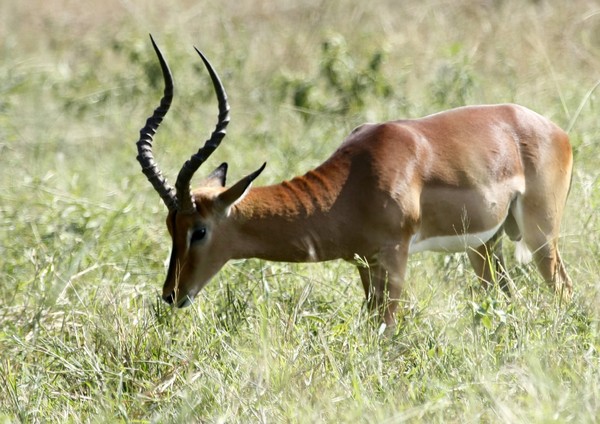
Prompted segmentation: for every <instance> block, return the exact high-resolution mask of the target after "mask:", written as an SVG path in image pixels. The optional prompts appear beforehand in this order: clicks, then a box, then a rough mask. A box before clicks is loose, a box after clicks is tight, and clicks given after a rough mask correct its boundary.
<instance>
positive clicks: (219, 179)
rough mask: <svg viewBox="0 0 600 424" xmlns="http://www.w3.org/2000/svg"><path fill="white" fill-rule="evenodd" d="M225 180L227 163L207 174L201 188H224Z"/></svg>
mask: <svg viewBox="0 0 600 424" xmlns="http://www.w3.org/2000/svg"><path fill="white" fill-rule="evenodd" d="M226 179H227V162H223V163H222V164H221V165H219V166H217V168H216V169H215V170H214V171H213V172H211V173H210V174H209V176H208V177H206V179H205V180H204V181H202V184H201V185H200V186H201V187H225V180H226Z"/></svg>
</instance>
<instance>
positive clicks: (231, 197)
mask: <svg viewBox="0 0 600 424" xmlns="http://www.w3.org/2000/svg"><path fill="white" fill-rule="evenodd" d="M266 165H267V162H265V163H263V165H262V166H261V167H260V168H258V169H257V170H256V171H254V172H253V173H252V174H250V175H246V176H245V177H244V178H242V179H241V180H239V181H238V182H237V183H235V184H234V185H233V186H231V187H230V188H228V189H227V190H225V191H224V192H222V193H221V194H219V196H218V197H217V202H216V205H217V206H218V208H219V210H220V211H221V212H222V213H223V214H224V215H225V216H227V215H229V212H230V211H231V207H232V206H233V205H235V204H236V203H238V202H240V201H241V200H242V199H243V198H244V196H246V194H248V190H249V189H250V185H252V181H254V180H255V179H256V177H258V176H259V175H260V173H261V172H262V171H263V169H265V166H266Z"/></svg>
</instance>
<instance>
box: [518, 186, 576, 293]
mask: <svg viewBox="0 0 600 424" xmlns="http://www.w3.org/2000/svg"><path fill="white" fill-rule="evenodd" d="M557 193H560V190H557V191H556V192H555V193H554V194H555V195H556V194H557ZM564 197H565V198H566V189H565V195H564ZM543 200H547V199H543ZM557 205H560V206H557ZM562 205H564V198H559V199H556V198H552V199H550V201H546V202H544V201H542V200H540V199H539V198H536V199H533V200H531V201H530V200H529V199H527V198H524V199H523V205H522V211H523V213H522V216H521V217H520V218H521V219H520V220H521V221H522V222H521V223H520V225H519V226H520V228H521V231H522V233H523V240H524V241H525V244H526V245H527V247H528V249H529V250H530V251H531V252H532V253H533V258H534V260H535V263H536V265H537V268H538V270H539V272H540V274H541V275H542V277H543V278H544V280H546V282H547V283H548V285H549V286H550V288H551V289H552V290H553V291H554V292H555V293H557V294H558V295H560V296H562V297H563V298H564V299H565V300H569V299H570V298H571V296H572V294H573V283H572V282H571V278H570V277H569V274H567V270H566V268H565V265H564V263H563V261H562V258H561V256H560V253H559V251H558V234H559V226H560V220H561V217H562V211H563V207H562Z"/></svg>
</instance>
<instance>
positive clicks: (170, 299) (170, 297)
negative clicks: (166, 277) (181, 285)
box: [162, 291, 175, 305]
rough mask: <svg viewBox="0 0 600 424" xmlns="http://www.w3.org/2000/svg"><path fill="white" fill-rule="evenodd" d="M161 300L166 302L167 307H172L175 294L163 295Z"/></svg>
mask: <svg viewBox="0 0 600 424" xmlns="http://www.w3.org/2000/svg"><path fill="white" fill-rule="evenodd" d="M162 298H163V300H164V301H165V302H167V303H168V304H169V305H172V304H173V302H174V301H175V292H174V291H173V292H171V293H169V294H163V297H162Z"/></svg>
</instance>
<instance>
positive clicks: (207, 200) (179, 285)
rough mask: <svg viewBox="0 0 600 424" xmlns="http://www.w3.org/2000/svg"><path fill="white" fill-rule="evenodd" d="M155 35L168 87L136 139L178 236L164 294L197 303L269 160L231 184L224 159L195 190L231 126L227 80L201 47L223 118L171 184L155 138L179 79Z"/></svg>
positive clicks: (223, 258) (178, 302) (174, 300)
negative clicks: (234, 217) (234, 213)
mask: <svg viewBox="0 0 600 424" xmlns="http://www.w3.org/2000/svg"><path fill="white" fill-rule="evenodd" d="M150 39H151V41H152V45H153V47H154V50H155V51H156V54H157V56H158V60H159V62H160V67H161V69H162V73H163V77H164V82H165V89H164V94H163V97H162V99H161V101H160V105H159V106H158V108H156V109H155V111H154V113H153V114H152V116H151V117H150V118H148V120H147V121H146V125H145V126H144V127H143V128H142V129H141V130H140V138H139V140H138V141H137V143H136V144H137V148H138V156H137V160H138V161H139V162H140V165H141V166H142V172H143V173H144V174H145V175H146V177H147V178H148V180H149V181H150V183H151V184H152V186H153V187H154V189H155V190H156V191H157V192H158V194H159V195H160V197H161V198H162V200H163V202H164V203H165V205H166V206H167V209H168V210H169V212H168V215H167V228H168V230H169V234H170V235H171V239H172V249H171V258H170V260H169V269H168V272H167V277H166V280H165V283H164V286H163V295H162V297H163V299H164V300H165V301H166V302H168V303H175V304H176V305H177V306H179V307H184V306H188V305H189V304H190V303H191V301H192V300H193V298H194V296H195V295H196V294H197V293H198V292H199V291H200V289H202V287H204V285H205V284H206V283H207V282H208V281H209V280H210V278H211V277H212V276H213V275H214V274H216V273H217V271H218V270H219V269H220V268H221V267H222V266H223V265H224V264H225V262H227V260H228V259H230V258H229V257H228V256H227V254H226V253H223V251H224V250H223V249H222V248H219V247H220V246H222V245H224V244H226V243H227V241H226V240H223V236H224V234H226V233H227V225H226V221H227V217H228V216H229V213H230V210H231V208H232V206H233V205H234V204H236V203H237V202H239V201H240V200H241V199H242V198H243V197H244V195H245V194H246V192H247V191H248V189H249V188H250V185H251V184H252V181H253V180H254V179H255V178H256V177H257V176H258V175H259V174H260V173H261V172H262V170H263V169H264V167H265V164H263V166H262V167H260V168H259V169H258V170H257V171H255V172H253V173H252V174H250V175H248V176H246V177H244V178H242V179H241V180H240V181H238V182H237V183H236V184H234V185H233V186H231V187H229V188H226V187H225V180H226V175H227V164H226V163H223V164H221V165H220V166H219V167H217V168H216V169H215V170H214V171H213V172H212V173H210V175H209V176H208V178H206V179H205V180H204V182H203V183H202V184H201V186H200V187H199V188H197V189H196V190H194V191H193V192H192V190H191V179H192V177H193V175H194V173H195V172H196V171H197V170H198V168H199V167H200V165H202V163H204V161H206V159H208V157H209V156H210V155H211V154H212V153H213V152H214V151H215V149H216V148H217V147H218V146H219V144H220V143H221V141H222V140H223V138H224V137H225V133H226V128H227V125H228V124H229V103H228V102H227V94H226V93H225V89H224V88H223V84H222V83H221V80H220V79H219V76H218V75H217V73H216V72H215V70H214V69H213V67H212V65H211V64H210V62H209V61H208V60H207V59H206V57H205V56H204V55H203V54H202V52H200V51H199V50H198V49H196V52H198V54H199V55H200V57H201V58H202V61H203V62H204V65H205V66H206V69H207V70H208V73H209V75H210V78H211V80H212V83H213V86H214V89H215V92H216V95H217V99H218V104H219V115H218V122H217V125H216V128H215V130H214V131H213V132H212V134H211V136H210V138H209V139H208V140H207V141H206V142H205V144H204V146H202V147H201V148H200V149H199V150H198V151H197V152H196V153H195V154H193V155H192V156H191V157H190V159H189V160H187V161H186V162H185V163H184V164H183V166H182V168H181V170H180V171H179V174H178V176H177V180H176V183H175V188H173V187H172V186H170V185H169V183H168V182H167V180H166V179H165V178H164V177H163V175H162V172H161V171H160V168H159V167H158V164H157V163H156V161H155V160H154V155H153V153H152V142H153V136H154V134H155V133H156V130H157V128H158V126H159V125H160V123H161V122H162V120H163V118H164V116H165V115H166V113H167V112H168V110H169V107H170V106H171V101H172V99H173V77H172V75H171V71H170V69H169V66H168V65H167V62H166V60H165V59H164V57H163V55H162V53H161V51H160V49H159V48H158V46H157V45H156V43H155V42H154V39H153V38H152V36H150ZM225 251H226V249H225Z"/></svg>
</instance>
